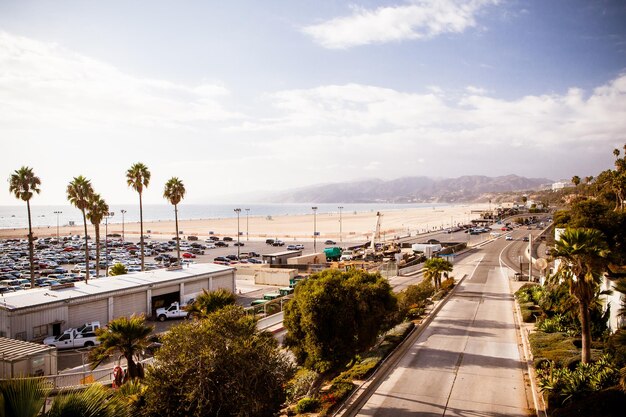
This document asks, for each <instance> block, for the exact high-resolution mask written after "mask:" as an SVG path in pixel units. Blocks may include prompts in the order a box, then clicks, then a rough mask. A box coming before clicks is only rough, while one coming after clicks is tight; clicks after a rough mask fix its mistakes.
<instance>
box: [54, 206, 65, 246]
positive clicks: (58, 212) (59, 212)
mask: <svg viewBox="0 0 626 417" xmlns="http://www.w3.org/2000/svg"><path fill="white" fill-rule="evenodd" d="M54 214H56V215H57V240H59V214H63V212H62V211H55V212H54Z"/></svg>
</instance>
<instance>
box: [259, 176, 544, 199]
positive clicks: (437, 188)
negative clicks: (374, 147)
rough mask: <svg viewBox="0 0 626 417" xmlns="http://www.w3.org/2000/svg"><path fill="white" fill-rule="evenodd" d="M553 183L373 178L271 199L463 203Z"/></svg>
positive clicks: (538, 180) (512, 179) (504, 179)
mask: <svg viewBox="0 0 626 417" xmlns="http://www.w3.org/2000/svg"><path fill="white" fill-rule="evenodd" d="M551 183H552V181H551V180H549V179H547V178H525V177H520V176H517V175H506V176H501V177H486V176H480V175H470V176H463V177H458V178H428V177H406V178H398V179H395V180H390V181H383V180H379V179H372V180H363V181H355V182H343V183H335V184H321V185H314V186H310V187H305V188H299V189H292V190H287V191H283V192H279V193H276V194H273V195H270V196H268V197H267V200H268V201H272V202H276V203H373V202H388V203H404V202H415V203H426V202H439V203H460V202H469V201H477V200H483V199H484V198H485V197H484V196H485V194H491V193H501V192H511V191H523V190H537V189H540V188H543V187H546V186H547V185H548V184H551Z"/></svg>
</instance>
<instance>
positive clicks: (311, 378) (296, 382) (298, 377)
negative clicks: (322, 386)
mask: <svg viewBox="0 0 626 417" xmlns="http://www.w3.org/2000/svg"><path fill="white" fill-rule="evenodd" d="M318 377H319V374H318V373H317V372H315V371H311V370H309V369H306V368H300V369H299V370H298V372H296V374H295V375H294V377H293V378H291V380H290V381H289V382H288V383H287V386H286V387H285V392H286V394H287V401H288V402H289V403H292V402H294V401H295V400H297V399H299V398H302V397H304V396H305V395H308V394H309V393H310V391H311V388H312V387H313V384H315V381H316V380H317V378H318Z"/></svg>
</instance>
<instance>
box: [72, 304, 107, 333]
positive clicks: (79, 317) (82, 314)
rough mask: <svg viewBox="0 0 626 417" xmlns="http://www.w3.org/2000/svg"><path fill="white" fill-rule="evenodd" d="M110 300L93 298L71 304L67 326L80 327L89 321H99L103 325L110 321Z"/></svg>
mask: <svg viewBox="0 0 626 417" xmlns="http://www.w3.org/2000/svg"><path fill="white" fill-rule="evenodd" d="M108 319H109V301H108V298H105V299H102V300H92V301H90V302H87V303H82V304H75V305H70V307H69V311H68V325H67V326H66V327H78V326H80V325H82V324H84V323H87V322H88V321H99V322H100V323H101V324H102V325H104V324H105V323H108V321H109V320H108Z"/></svg>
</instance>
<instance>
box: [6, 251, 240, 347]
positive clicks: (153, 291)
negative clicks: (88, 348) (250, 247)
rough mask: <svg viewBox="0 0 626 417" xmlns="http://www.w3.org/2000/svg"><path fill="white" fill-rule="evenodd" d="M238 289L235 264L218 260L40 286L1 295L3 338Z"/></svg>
mask: <svg viewBox="0 0 626 417" xmlns="http://www.w3.org/2000/svg"><path fill="white" fill-rule="evenodd" d="M218 288H224V289H228V290H230V291H232V292H235V290H236V288H235V269H234V268H233V267H231V266H224V265H217V264H213V263H207V264H192V265H190V266H188V267H185V268H183V269H175V270H167V269H157V270H154V271H145V272H137V273H133V274H126V275H119V276H115V277H107V278H98V279H90V280H89V283H88V284H86V283H84V282H78V283H76V284H75V285H74V286H70V287H65V288H60V289H53V288H35V289H32V290H25V291H18V292H15V293H9V294H5V295H4V296H3V297H2V298H0V337H8V338H12V339H20V340H28V341H42V340H43V339H44V338H45V337H46V336H49V335H55V336H56V335H59V334H61V333H62V332H63V331H64V330H65V329H67V328H70V327H78V326H80V325H82V324H84V323H86V322H91V321H100V323H102V324H105V323H108V322H109V321H111V320H113V319H115V318H117V317H121V316H130V315H132V314H137V315H138V314H143V315H145V316H146V317H152V316H154V314H155V312H156V309H157V308H159V307H164V306H165V307H167V306H169V305H170V304H171V303H173V302H174V301H178V302H179V303H181V304H185V303H187V302H188V301H189V300H191V299H192V298H195V297H196V296H197V295H198V294H200V293H201V292H202V290H203V289H206V290H208V291H213V290H217V289H218Z"/></svg>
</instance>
